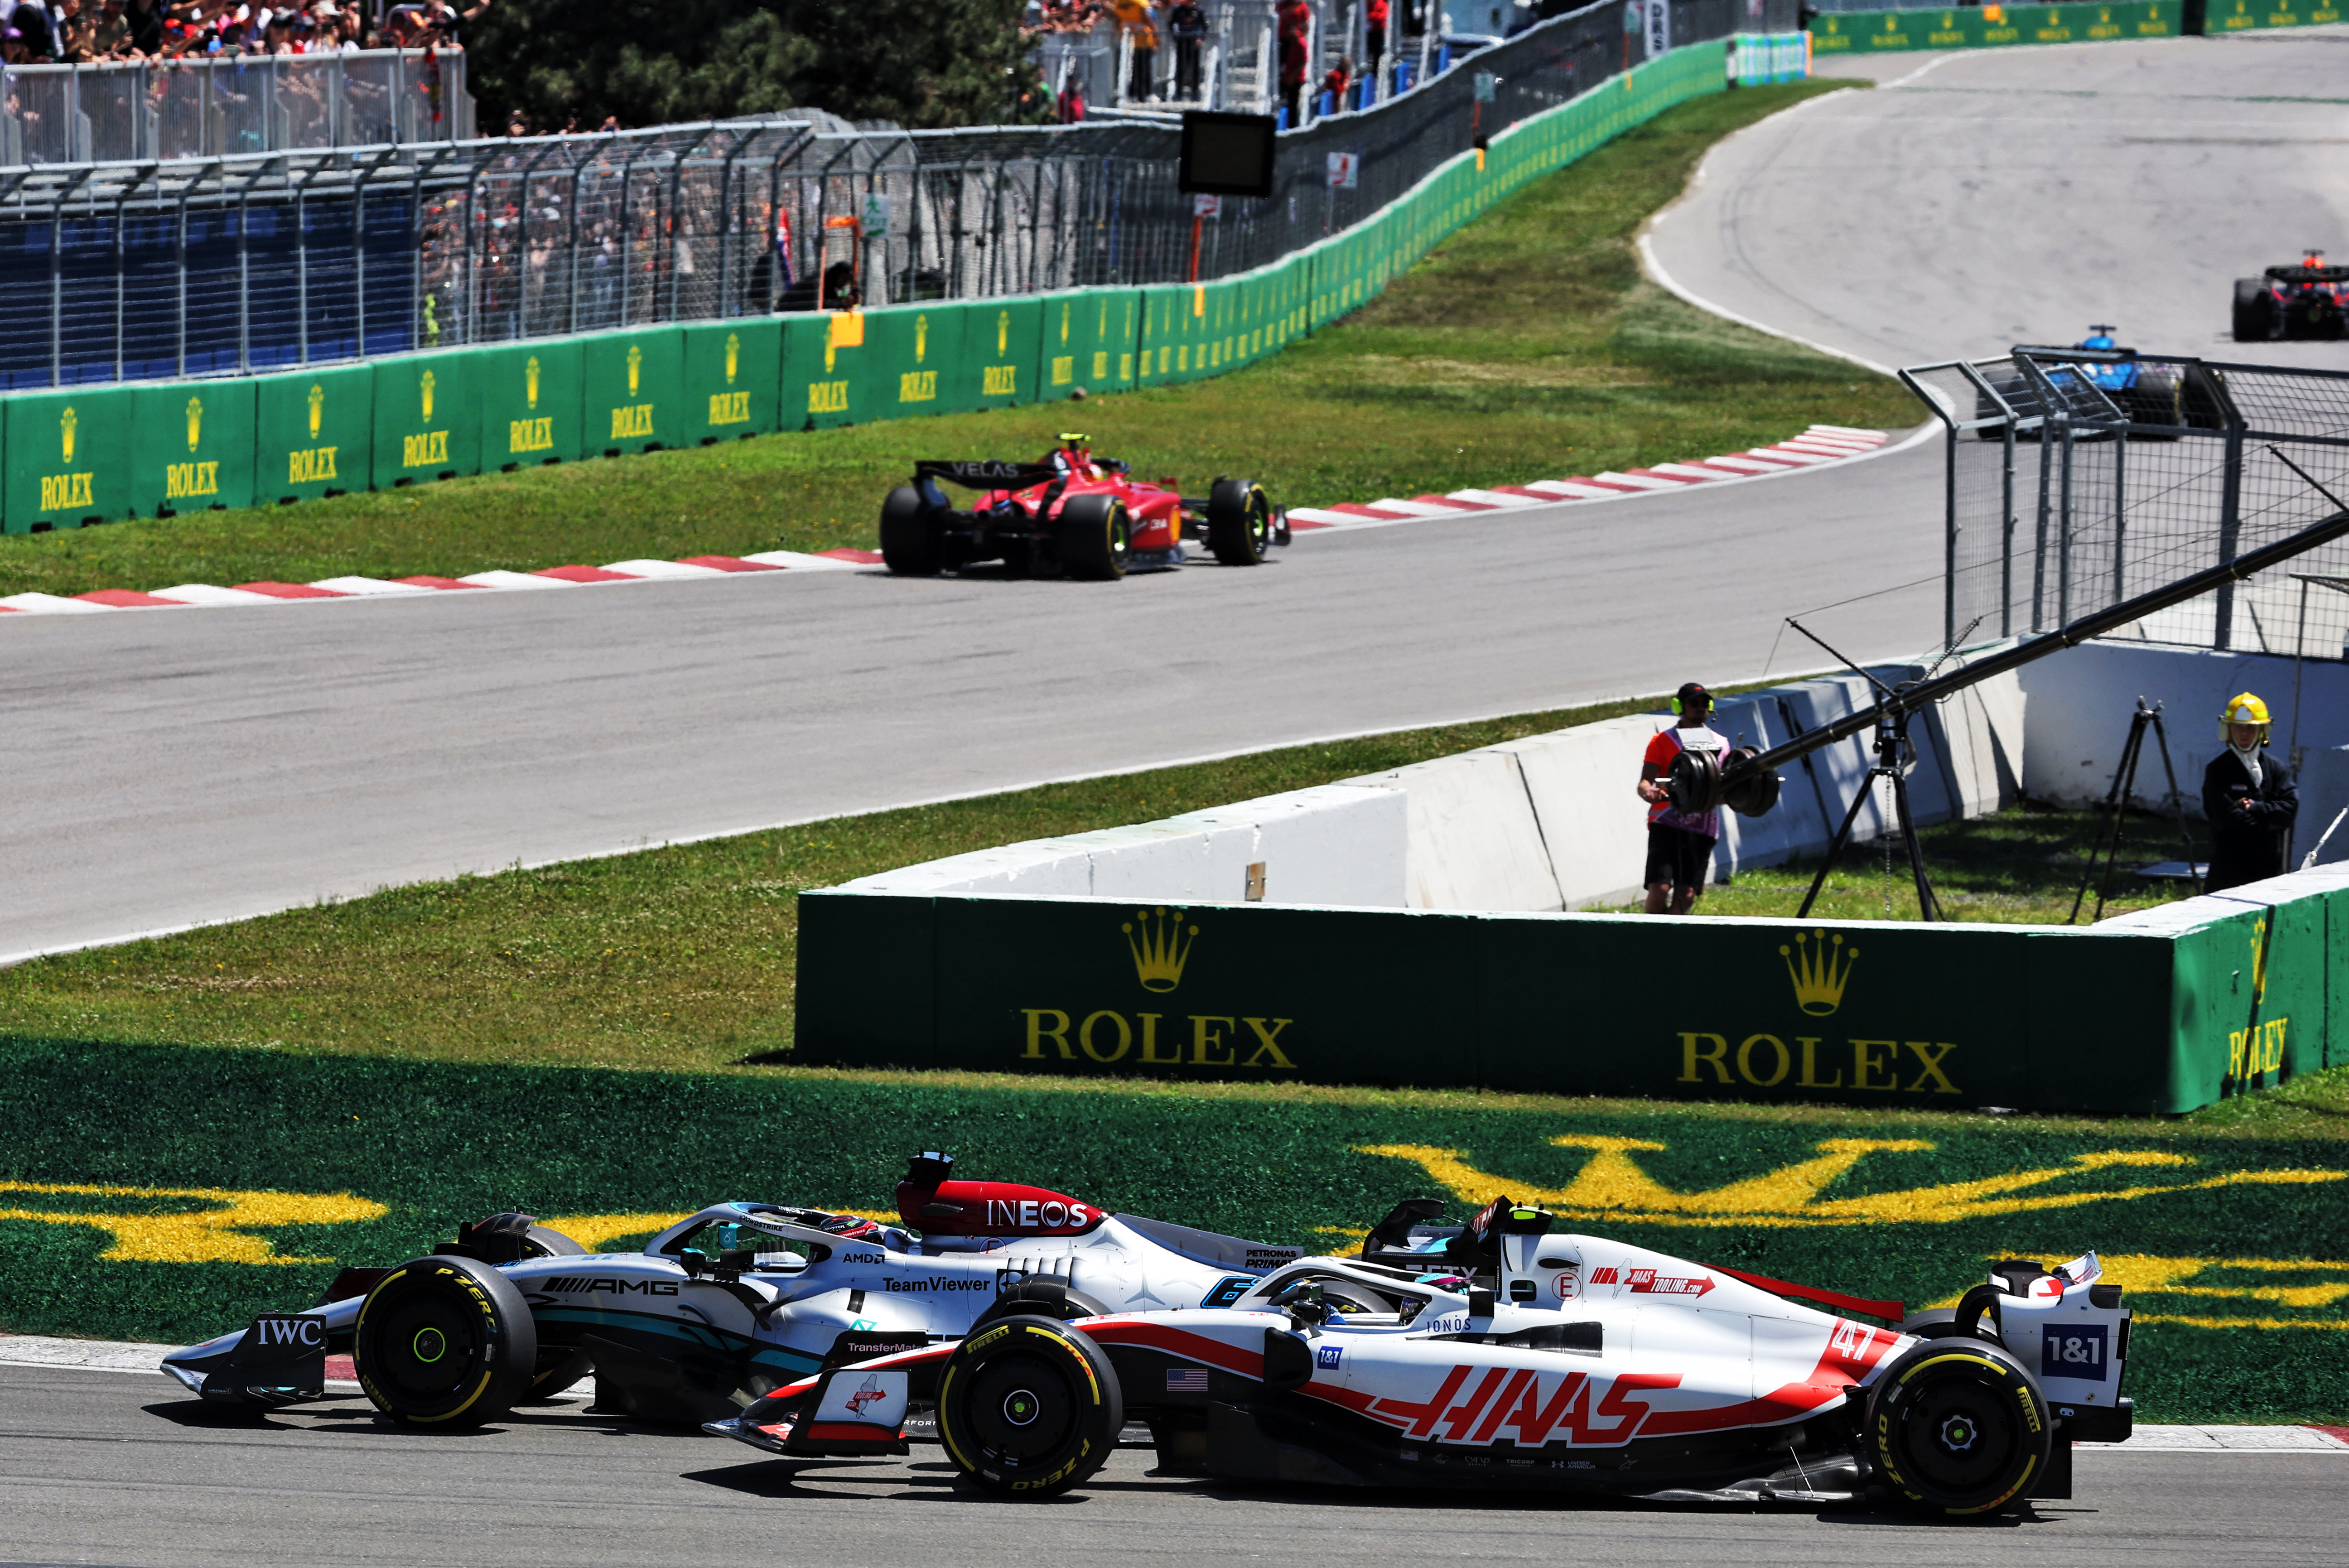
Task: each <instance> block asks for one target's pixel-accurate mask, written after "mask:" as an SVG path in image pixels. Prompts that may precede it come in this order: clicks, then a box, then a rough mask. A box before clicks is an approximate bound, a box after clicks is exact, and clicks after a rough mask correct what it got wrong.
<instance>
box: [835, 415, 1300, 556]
mask: <svg viewBox="0 0 2349 1568" xmlns="http://www.w3.org/2000/svg"><path fill="white" fill-rule="evenodd" d="M940 481H944V482H945V483H949V484H956V485H960V486H962V487H964V488H966V489H969V490H976V491H978V492H980V497H979V500H978V504H975V505H973V506H970V507H968V508H958V507H957V506H955V505H954V504H952V503H951V502H949V501H948V500H947V495H946V492H945V491H943V490H941V489H940V488H939V487H938V486H939V482H940ZM1203 523H1204V524H1205V525H1206V542H1207V549H1208V551H1209V553H1210V554H1212V555H1213V556H1215V557H1216V560H1217V561H1219V562H1221V563H1222V564H1223V565H1225V566H1256V565H1257V564H1259V563H1260V562H1262V561H1263V560H1264V558H1265V556H1266V555H1267V553H1268V551H1269V550H1270V549H1271V548H1272V546H1274V545H1286V544H1288V537H1289V534H1288V513H1287V511H1286V509H1284V508H1282V507H1278V506H1275V505H1273V504H1272V503H1271V502H1270V501H1268V500H1267V499H1266V497H1265V493H1264V487H1263V486H1262V485H1260V484H1257V483H1256V482H1255V481H1253V480H1247V479H1235V478H1232V477H1230V476H1229V475H1226V476H1225V477H1223V478H1220V479H1218V480H1216V482H1215V483H1214V485H1213V486H1211V487H1210V488H1209V490H1208V492H1207V494H1206V497H1205V498H1204V499H1203V498H1197V497H1192V496H1185V495H1184V494H1182V493H1180V492H1179V490H1178V489H1177V487H1176V484H1175V482H1174V480H1171V479H1162V480H1159V481H1157V482H1155V483H1151V482H1149V481H1145V480H1138V479H1135V478H1133V476H1132V475H1131V473H1130V472H1128V468H1127V465H1126V464H1124V463H1123V462H1116V461H1114V460H1113V459H1110V458H1097V457H1095V456H1093V454H1092V447H1091V446H1089V445H1088V444H1087V443H1086V439H1085V437H1083V436H1082V435H1078V434H1064V435H1062V436H1061V444H1060V445H1059V446H1058V447H1056V448H1054V449H1053V451H1052V452H1050V454H1048V455H1047V456H1046V458H1045V459H1044V461H1043V462H917V463H916V464H915V465H914V482H913V483H911V484H901V485H899V486H898V487H897V488H896V489H895V490H893V491H891V492H890V493H889V498H888V499H887V500H886V501H885V502H883V503H882V504H881V558H882V560H883V561H884V562H885V564H886V565H887V566H888V568H889V569H890V570H891V571H892V572H895V573H896V574H898V575H899V576H912V577H930V576H937V575H938V574H939V573H940V572H945V571H951V570H956V569H958V568H960V567H963V566H976V565H978V564H980V563H982V562H988V561H999V562H1001V563H1002V564H1003V565H1004V566H1005V567H1006V568H1008V569H1009V571H1011V572H1012V573H1014V574H1015V575H1019V576H1029V575H1037V576H1041V575H1046V574H1049V573H1052V572H1059V573H1062V574H1065V575H1067V576H1071V577H1084V578H1093V579H1100V580H1109V579H1115V578H1118V577H1122V576H1125V574H1126V573H1127V572H1129V571H1133V570H1136V569H1139V568H1146V567H1154V566H1180V565H1182V564H1183V560H1184V557H1185V550H1184V547H1183V540H1184V536H1185V534H1186V533H1195V532H1196V531H1197V530H1198V528H1199V527H1200V525H1201V524H1203Z"/></svg>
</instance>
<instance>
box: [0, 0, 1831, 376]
mask: <svg viewBox="0 0 2349 1568" xmlns="http://www.w3.org/2000/svg"><path fill="white" fill-rule="evenodd" d="M1761 3H1762V8H1763V10H1764V12H1765V14H1766V13H1770V12H1772V10H1773V8H1775V9H1778V10H1785V11H1787V12H1788V13H1789V14H1790V15H1791V12H1792V8H1793V0H1761ZM1754 4H1755V0H1744V4H1740V3H1739V0H1682V4H1680V5H1674V6H1672V7H1671V40H1672V42H1673V43H1674V44H1676V45H1682V46H1685V45H1689V44H1692V43H1695V42H1698V41H1701V40H1719V39H1724V38H1726V37H1727V36H1729V35H1730V33H1731V30H1732V28H1733V27H1734V26H1739V25H1741V24H1743V23H1744V22H1746V21H1748V20H1750V13H1751V12H1752V11H1753V9H1754ZM1636 14H1637V13H1636V10H1635V9H1634V8H1633V7H1631V6H1627V5H1624V4H1621V3H1619V0H1605V3H1603V4H1600V5H1591V6H1587V7H1585V8H1584V9H1582V10H1580V11H1578V12H1575V13H1572V14H1570V15H1568V16H1559V17H1557V18H1555V19H1553V20H1550V21H1548V22H1545V23H1542V24H1540V25H1538V26H1535V27H1533V28H1531V29H1529V30H1527V31H1526V32H1525V33H1522V34H1520V35H1519V36H1516V37H1515V38H1513V39H1510V40H1509V41H1508V42H1506V43H1505V44H1501V45H1497V46H1495V47H1491V48H1488V49H1485V50H1482V51H1480V52H1478V53H1475V54H1474V55H1471V56H1469V57H1466V59H1465V60H1464V62H1463V63H1461V64H1459V65H1457V66H1455V67H1454V69H1452V70H1450V71H1448V72H1446V73H1444V75H1442V76H1439V77H1437V78H1433V79H1432V80H1429V81H1426V82H1425V83H1423V85H1420V86H1417V87H1414V88H1413V89H1412V90H1411V91H1409V92H1406V93H1403V94H1402V95H1400V96H1399V97H1396V98H1393V99H1389V100H1387V101H1385V102H1381V103H1379V104H1377V105H1376V106H1375V107H1373V108H1371V109H1365V110H1361V111H1357V112H1350V113H1344V114H1338V115H1333V116H1331V117H1329V118H1327V119H1319V120H1317V121H1315V122H1314V123H1313V124H1311V125H1309V127H1307V128H1306V129H1304V130H1298V131H1294V132H1290V133H1288V134H1285V135H1283V136H1281V137H1280V138H1279V139H1278V159H1277V172H1276V179H1275V186H1274V191H1273V193H1272V194H1271V196H1269V197H1268V198H1266V199H1262V200H1256V199H1239V198H1226V199H1225V200H1224V202H1222V204H1221V211H1220V213H1217V214H1216V215H1213V216H1206V217H1204V218H1203V217H1200V216H1199V215H1198V214H1197V213H1195V207H1194V203H1193V201H1192V198H1191V197H1189V196H1187V195H1185V194H1184V193H1183V192H1180V191H1179V190H1177V188H1176V154H1177V151H1178V144H1179V138H1180V131H1179V129H1178V128H1177V127H1176V126H1175V125H1174V124H1172V123H1155V122H1143V121H1135V120H1125V121H1112V122H1105V123H1092V122H1087V123H1081V124H1076V125H1069V126H1039V127H1020V128H992V129H980V130H959V131H886V132H865V131H856V130H848V129H844V128H841V129H823V128H822V127H823V124H824V123H825V122H826V120H827V119H828V117H812V118H808V119H773V120H756V121H750V120H746V121H736V122H728V123H722V124H704V125H690V126H671V127H664V128H661V129H658V130H646V131H638V132H623V133H617V134H614V135H608V136H585V137H579V136H573V137H546V138H535V139H508V140H494V141H472V142H461V143H454V144H443V145H440V146H416V145H409V144H402V145H396V146H384V147H374V148H361V149H349V148H345V149H337V150H333V151H323V152H301V151H289V152H282V153H274V154H268V155H264V156H259V157H250V158H248V157H241V156H223V157H220V158H214V159H208V160H202V161H157V162H146V163H139V162H129V163H110V164H78V165H55V164H47V165H37V166H33V167H28V168H22V169H16V170H10V171H0V285H5V286H6V287H7V290H8V292H9V294H10V296H11V297H13V298H14V299H16V301H17V305H18V308H17V309H16V310H15V311H13V312H11V313H9V316H8V317H7V318H6V319H5V321H0V386H5V387H6V388H9V389H31V388H48V387H65V386H74V385H80V384H85V383H89V382H96V381H115V380H140V379H156V378H179V377H193V376H213V375H226V374H245V373H253V372H257V371H265V370H270V369H283V368H287V367H292V366H301V365H316V364H321V363H328V362H334V361H338V360H348V359H354V358H367V357H371V356H376V355H380V354H386V353H395V352H403V351H408V350H413V349H425V348H455V347H463V346H479V345H486V344H491V343H498V342H512V341H519V340H523V339H528V338H535V337H556V336H567V335H571V334H576V333H583V332H592V331H599V330H612V329H616V328H623V327H642V326H648V325H653V324H658V323H667V322H692V321H704V320H724V319H732V318H740V317H756V316H764V315H769V314H771V313H774V312H777V311H798V310H815V309H820V308H823V307H825V306H831V305H834V304H837V303H838V300H837V298H836V297H835V296H833V291H832V287H831V286H830V285H829V284H828V283H827V282H826V278H827V275H828V274H829V275H832V276H833V277H834V278H841V277H845V276H848V275H854V281H855V283H856V285H857V287H858V290H859V292H860V294H861V296H862V297H863V300H864V303H865V304H867V305H873V306H879V305H891V304H904V303H915V302H924V301H930V300H968V299H981V298H997V297H1000V296H1016V295H1034V294H1039V293H1044V292H1048V291H1053V290H1063V289H1073V288H1092V287H1102V286H1148V285H1160V284H1170V283H1175V282H1180V281H1187V280H1189V279H1190V278H1192V277H1193V276H1196V277H1197V278H1198V279H1200V280H1203V281H1206V280H1214V279H1219V278H1226V277H1231V276H1235V275H1240V274H1243V273H1247V272H1250V271H1252V270H1256V269H1259V268H1262V267H1264V266H1266V265H1270V264H1272V263H1274V262H1277V261H1278V260H1280V259H1281V258H1283V257H1285V256H1289V255H1294V254H1299V253H1300V252H1302V251H1303V250H1305V249H1306V248H1308V247H1309V246H1310V245H1313V244H1319V242H1321V241H1322V240H1324V239H1325V238H1327V237H1328V236H1330V235H1332V234H1338V233H1340V232H1342V231H1344V230H1346V229H1348V228H1349V227H1350V226H1353V225H1358V224H1360V223H1362V222H1364V221H1366V220H1368V219H1369V218H1371V216H1372V215H1373V214H1375V213H1379V212H1381V210H1383V209H1384V208H1385V207H1387V206H1388V205H1389V204H1390V203H1392V202H1394V201H1395V200H1396V199H1397V198H1398V197H1400V196H1401V195H1402V192H1405V191H1407V190H1410V189H1412V188H1413V187H1414V186H1415V185H1417V184H1418V183H1419V182H1422V181H1423V180H1424V179H1425V178H1426V177H1427V175H1428V174H1429V173H1430V172H1431V171H1433V170H1434V169H1436V168H1438V167H1439V166H1442V165H1443V164H1444V163H1445V162H1446V161H1448V160H1451V159H1453V158H1455V157H1457V156H1459V155H1461V154H1462V153H1464V151H1468V150H1469V149H1470V148H1471V147H1472V146H1473V144H1474V143H1475V141H1476V140H1479V139H1480V138H1482V139H1489V138H1490V137H1491V136H1492V135H1493V134H1495V133H1496V132H1498V131H1500V130H1503V129H1505V128H1506V127H1508V126H1511V125H1514V124H1517V123H1521V122H1523V121H1525V120H1526V119H1528V118H1530V117H1532V116H1535V115H1538V114H1540V113H1542V112H1543V111H1545V110H1547V109H1555V108H1557V106H1559V105H1562V104H1565V103H1568V102H1569V101H1571V100H1573V99H1576V98H1577V97H1578V96H1588V95H1590V94H1592V93H1594V92H1595V91H1596V90H1597V89H1598V88H1599V87H1600V86H1601V84H1603V83H1605V82H1608V81H1609V80H1611V79H1614V78H1619V77H1620V76H1621V75H1622V73H1623V72H1624V70H1625V68H1626V67H1627V66H1629V65H1631V64H1634V63H1637V62H1639V61H1640V60H1641V59H1643V58H1644V57H1645V53H1646V42H1645V41H1644V40H1642V39H1640V38H1636V37H1633V36H1630V35H1629V34H1628V33H1627V32H1626V31H1625V26H1624V21H1625V18H1626V16H1632V15H1636ZM1765 20H1766V16H1765ZM1789 25H1790V23H1789V22H1788V21H1787V20H1786V19H1785V18H1781V19H1779V20H1778V21H1777V22H1775V24H1773V26H1776V27H1779V28H1782V29H1783V28H1784V27H1785V26H1789ZM1712 68H1713V74H1714V77H1715V78H1716V80H1718V79H1719V78H1720V77H1721V74H1722V72H1723V57H1722V50H1721V48H1720V47H1719V46H1718V45H1716V47H1715V51H1714V56H1713V67H1712ZM829 124H830V125H832V126H833V127H839V126H840V122H838V121H829ZM1337 154H1345V155H1347V158H1346V159H1345V160H1339V159H1337V158H1335V157H1334V155H1337ZM1333 169H1337V170H1339V171H1340V172H1339V173H1338V174H1335V175H1333ZM27 306H29V308H27Z"/></svg>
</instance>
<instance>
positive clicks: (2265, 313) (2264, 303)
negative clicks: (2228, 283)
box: [2235, 277, 2277, 343]
mask: <svg viewBox="0 0 2349 1568" xmlns="http://www.w3.org/2000/svg"><path fill="white" fill-rule="evenodd" d="M2276 317H2277V311H2276V307H2275V297H2274V296H2272V295H2271V294H2269V293H2268V280H2267V279H2265V278H2263V277H2239V278H2237V279H2236V280H2235V341H2236V342H2238V343H2265V342H2267V341H2268V340H2269V339H2270V338H2271V337H2274V336H2275V335H2276V326H2277V319H2276Z"/></svg>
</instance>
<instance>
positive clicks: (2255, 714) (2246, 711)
mask: <svg viewBox="0 0 2349 1568" xmlns="http://www.w3.org/2000/svg"><path fill="white" fill-rule="evenodd" d="M2230 724H2256V725H2258V726H2259V731H2260V732H2259V735H2258V737H2257V738H2256V739H2254V740H2253V741H2252V742H2251V753H2257V752H2258V751H2259V749H2260V748H2261V747H2262V746H2264V745H2266V744H2267V743H2268V705H2267V704H2266V703H2264V702H2262V701H2260V700H2259V699H2258V698H2257V697H2256V696H2254V695H2252V694H2251V692H2249V691H2241V692H2238V693H2236V694H2235V695H2234V696H2232V697H2230V698H2228V699H2227V707H2226V711H2224V712H2222V713H2220V715H2219V738H2220V740H2222V741H2224V742H2227V744H2228V746H2229V747H2230V749H2233V750H2236V751H2239V752H2240V751H2241V750H2242V748H2240V747H2239V746H2236V745H2235V740H2234V737H2233V736H2232V735H2230V734H2229V733H2228V732H2227V729H2228V726H2229V725H2230ZM2246 754H2250V753H2246Z"/></svg>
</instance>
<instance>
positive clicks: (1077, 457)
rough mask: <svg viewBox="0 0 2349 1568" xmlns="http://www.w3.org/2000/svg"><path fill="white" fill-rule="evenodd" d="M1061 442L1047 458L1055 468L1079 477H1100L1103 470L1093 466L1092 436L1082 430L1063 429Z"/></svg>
mask: <svg viewBox="0 0 2349 1568" xmlns="http://www.w3.org/2000/svg"><path fill="white" fill-rule="evenodd" d="M1060 442H1061V444H1060V445H1059V446H1057V447H1054V448H1053V449H1052V455H1051V456H1050V458H1048V459H1046V460H1045V461H1047V462H1050V464H1051V465H1052V466H1053V467H1054V468H1057V469H1059V470H1061V472H1064V473H1067V474H1070V475H1071V476H1073V477H1075V478H1078V479H1099V478H1100V477H1101V471H1100V470H1098V469H1096V468H1095V467H1093V449H1092V444H1091V442H1092V438H1091V437H1089V436H1087V435H1086V434H1085V433H1084V432H1083V431H1061V435H1060Z"/></svg>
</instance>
